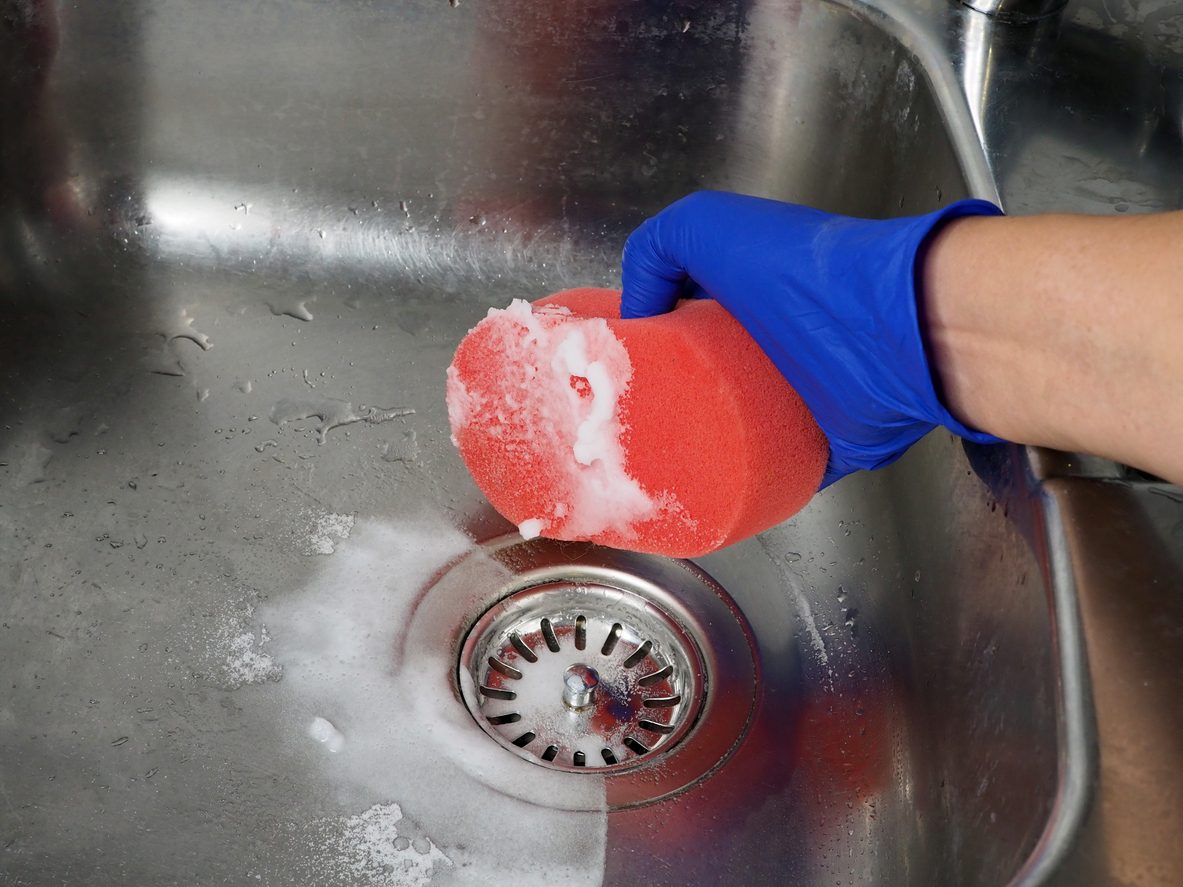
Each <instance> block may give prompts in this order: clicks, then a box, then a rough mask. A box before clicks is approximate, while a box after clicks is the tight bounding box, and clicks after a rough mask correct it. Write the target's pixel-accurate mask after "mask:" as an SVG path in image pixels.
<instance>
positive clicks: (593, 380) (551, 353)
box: [447, 299, 663, 539]
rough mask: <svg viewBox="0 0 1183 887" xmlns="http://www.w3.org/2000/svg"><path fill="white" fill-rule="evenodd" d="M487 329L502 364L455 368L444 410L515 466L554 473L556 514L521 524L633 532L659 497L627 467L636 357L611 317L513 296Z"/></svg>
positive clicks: (561, 534) (460, 429)
mask: <svg viewBox="0 0 1183 887" xmlns="http://www.w3.org/2000/svg"><path fill="white" fill-rule="evenodd" d="M482 330H483V332H484V334H485V336H486V340H485V344H486V345H487V346H488V347H489V353H490V354H492V355H496V360H497V366H496V367H490V366H487V365H486V366H481V367H480V368H479V369H477V370H475V371H474V372H472V373H470V375H471V376H473V377H474V378H463V379H462V378H461V376H460V373H459V372H458V371H457V370H456V369H455V366H453V367H450V368H449V370H448V398H447V399H448V419H449V421H450V423H451V425H452V434H453V438H454V439H458V438H460V437H461V436H462V435H463V433H464V432H465V430H466V429H468V428H469V427H470V426H476V427H477V428H478V429H479V431H480V432H481V433H483V434H486V435H488V437H490V438H492V439H494V441H495V442H496V444H497V446H498V449H499V450H500V451H501V452H503V453H504V454H506V457H507V459H508V460H510V461H511V464H516V467H517V468H522V467H526V468H527V470H529V466H530V465H531V463H533V464H535V465H538V466H540V467H541V468H542V469H543V470H549V471H550V472H554V473H555V474H556V475H557V476H556V477H555V478H554V481H555V483H556V487H557V488H556V489H555V495H556V496H557V498H558V500H559V501H557V502H556V503H555V504H554V506H553V514H554V518H555V519H554V520H553V521H549V522H543V521H542V520H541V519H540V518H531V519H530V520H527V521H525V522H524V524H523V526H525V525H526V524H529V527H528V528H527V529H523V530H522V534H523V535H524V536H525V535H526V533H527V530H529V531H531V532H532V530H533V528H534V527H535V526H538V524H541V526H538V530H539V532H541V531H543V530H545V531H546V532H547V535H552V536H554V537H555V538H565V539H566V538H589V537H592V536H595V535H597V534H599V533H602V532H604V531H605V530H614V531H615V532H617V533H620V534H622V535H624V536H626V537H627V536H629V535H631V534H632V533H633V532H634V531H633V529H632V528H633V526H634V525H635V524H636V523H638V522H640V521H644V520H646V519H649V518H652V517H654V516H655V515H656V513H657V512H658V511H659V510H660V509H661V507H662V504H663V503H659V502H657V501H655V500H654V498H652V497H651V496H650V495H649V494H647V493H646V492H645V490H643V489H642V488H641V485H640V484H639V483H638V482H637V481H636V479H635V478H633V477H631V476H630V475H629V474H628V472H627V470H626V469H625V453H624V447H623V445H622V443H621V435H622V434H623V432H624V430H625V426H624V422H623V420H622V418H621V415H620V404H621V398H622V396H623V395H624V393H625V392H626V391H627V390H628V385H629V382H630V381H631V380H632V363H631V361H630V360H629V356H628V352H627V351H626V350H625V347H624V345H623V343H622V342H621V341H620V340H619V339H618V338H617V337H616V335H615V334H614V333H613V332H612V329H611V328H610V327H609V326H608V323H607V321H605V320H604V319H602V318H573V317H571V312H570V311H569V310H568V309H567V308H561V307H555V306H543V307H533V308H532V306H531V305H530V304H529V303H528V302H525V301H523V300H521V299H515V300H514V301H513V302H512V303H511V304H510V306H509V307H508V308H506V309H504V310H500V309H496V308H491V309H489V314H488V317H486V318H485V320H483V321H482V322H481V324H480V325H479V326H478V327H477V331H482ZM548 510H549V508H548ZM536 522H537V523H536ZM527 538H529V537H528V536H527Z"/></svg>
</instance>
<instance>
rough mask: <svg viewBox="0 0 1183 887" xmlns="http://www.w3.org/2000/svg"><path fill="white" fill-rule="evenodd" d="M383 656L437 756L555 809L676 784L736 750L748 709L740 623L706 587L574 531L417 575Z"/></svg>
mask: <svg viewBox="0 0 1183 887" xmlns="http://www.w3.org/2000/svg"><path fill="white" fill-rule="evenodd" d="M396 655H397V656H398V657H399V658H400V660H401V661H402V662H404V663H414V664H415V665H414V667H415V668H416V672H415V674H416V681H415V693H416V695H415V705H416V710H417V711H418V712H419V713H420V715H421V716H422V717H423V718H424V721H425V723H430V724H432V725H433V727H432V741H433V742H435V743H436V747H437V748H438V749H439V751H440V753H441V754H442V755H444V756H445V757H447V758H448V759H449V760H450V761H451V762H452V763H454V764H455V765H456V766H458V767H461V768H463V769H464V770H466V771H467V772H468V773H469V774H471V775H472V776H473V777H474V778H475V779H477V780H479V781H480V782H482V783H484V784H486V785H488V786H490V787H492V788H494V789H496V790H497V791H500V792H504V793H506V794H509V795H512V796H513V797H517V798H522V799H523V800H527V801H529V802H531V803H534V804H538V805H540V806H544V807H554V808H557V809H564V810H604V809H612V810H618V809H624V808H629V807H637V806H641V805H645V804H651V803H654V802H655V801H657V800H659V799H661V798H666V797H670V796H671V795H674V794H676V793H678V792H682V791H686V790H688V789H689V788H691V787H692V786H694V785H696V784H697V783H698V782H699V781H701V780H703V779H706V778H707V777H709V776H710V774H712V773H714V772H716V771H717V770H718V769H719V768H720V767H722V766H723V765H724V762H726V761H727V759H728V758H729V757H730V756H731V755H732V754H734V753H735V751H736V749H738V748H739V747H740V745H741V744H742V743H743V741H744V738H745V736H746V734H747V730H748V728H749V725H750V724H751V718H752V713H753V711H754V710H755V705H756V692H757V686H758V667H757V663H756V659H755V650H754V647H753V642H752V636H751V632H750V631H749V630H748V627H747V624H746V622H745V621H744V619H743V616H742V615H741V613H740V612H739V608H738V606H737V605H736V604H735V602H734V601H733V600H732V599H731V598H730V596H729V595H728V594H727V592H726V591H725V590H724V589H723V588H722V587H720V586H719V585H718V583H716V582H715V581H714V580H713V579H711V577H710V576H708V575H707V574H706V573H704V572H703V571H702V570H701V569H699V568H698V567H697V566H695V565H694V564H692V563H689V562H686V561H675V560H670V559H668V558H659V557H653V556H650V555H642V554H636V553H633V552H628V551H619V550H616V549H612V548H601V547H599V546H596V545H591V544H588V543H582V542H555V541H552V540H549V539H531V540H528V541H526V540H523V539H522V538H521V537H520V536H518V535H516V534H514V535H510V536H503V537H501V538H498V539H492V540H489V541H488V542H484V543H482V544H481V545H480V546H478V547H477V548H476V549H474V550H473V551H471V552H469V553H468V554H466V555H464V556H463V557H460V558H458V559H457V560H456V561H454V562H453V563H451V564H448V565H447V566H446V567H444V568H443V569H441V570H440V572H439V573H437V574H436V575H435V576H433V577H432V578H431V579H430V581H429V582H428V583H427V585H426V586H425V587H424V593H423V594H422V595H421V596H420V598H419V600H418V601H417V603H416V605H415V609H414V611H413V613H412V615H411V618H410V621H409V623H408V625H407V631H406V636H405V640H404V641H403V643H402V646H401V648H400V649H399V650H397V651H396ZM457 706H459V707H460V711H459V712H458V711H457V709H456V707H457ZM458 714H461V715H463V716H462V717H457V715H458ZM478 737H479V739H478ZM592 774H595V775H596V776H598V777H599V778H598V779H592V778H588V777H589V776H590V775H592Z"/></svg>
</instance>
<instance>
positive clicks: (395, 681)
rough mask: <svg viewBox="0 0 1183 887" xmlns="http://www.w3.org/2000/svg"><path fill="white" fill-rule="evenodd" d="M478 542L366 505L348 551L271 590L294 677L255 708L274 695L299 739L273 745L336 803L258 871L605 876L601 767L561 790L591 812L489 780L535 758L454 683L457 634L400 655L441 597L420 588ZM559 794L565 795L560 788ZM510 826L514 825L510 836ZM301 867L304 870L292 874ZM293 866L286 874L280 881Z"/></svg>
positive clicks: (292, 833) (417, 882)
mask: <svg viewBox="0 0 1183 887" xmlns="http://www.w3.org/2000/svg"><path fill="white" fill-rule="evenodd" d="M472 548H473V543H472V541H471V540H470V539H469V538H468V537H467V536H465V535H464V534H463V533H461V532H459V531H458V530H456V529H455V528H453V527H451V526H450V525H449V524H447V523H445V522H443V521H437V520H434V519H431V518H430V517H427V518H424V519H420V520H416V521H415V522H413V523H402V524H390V523H385V522H376V521H372V520H366V519H364V518H360V517H359V519H358V520H357V522H356V524H355V526H354V528H353V531H352V533H351V534H350V537H349V539H347V540H346V541H344V542H342V543H340V544H338V546H337V551H336V553H335V554H334V555H333V556H332V557H329V558H321V559H319V560H318V561H317V562H316V564H315V566H316V571H315V572H316V575H315V577H314V578H313V579H312V580H311V581H310V583H309V584H308V586H307V587H306V588H304V589H303V590H298V589H297V590H293V591H292V593H289V594H275V595H272V597H271V599H270V600H269V601H268V602H267V603H266V604H265V609H264V610H263V611H262V612H263V615H264V616H265V617H266V621H267V626H268V629H269V630H270V631H271V633H272V634H273V636H274V638H275V640H274V641H273V643H272V647H274V648H275V658H276V661H277V662H280V663H282V664H283V666H284V678H283V681H282V682H280V683H278V684H275V685H269V686H268V688H267V692H266V694H258V699H259V700H260V702H259V704H260V705H261V704H262V701H263V700H267V701H268V703H269V710H270V711H272V712H273V716H274V718H275V724H276V726H277V728H279V729H280V730H281V731H286V735H287V737H288V738H287V740H286V741H285V742H283V743H282V744H281V745H280V747H279V748H277V749H276V750H275V754H276V759H277V761H287V762H289V763H288V764H287V766H294V765H295V763H296V762H307V763H306V764H302V766H311V767H312V769H311V770H309V771H308V772H303V773H300V775H301V778H302V779H303V780H304V784H305V785H306V786H307V789H306V791H305V790H304V789H303V788H301V800H300V809H301V810H302V811H303V810H316V809H320V810H323V811H325V812H324V814H322V815H323V816H324V818H317V819H315V820H313V821H311V822H308V821H304V820H300V821H293V822H291V823H290V824H285V825H282V826H280V827H279V828H278V829H277V840H276V841H275V842H274V843H273V844H272V845H271V846H269V847H266V848H262V855H263V856H264V857H267V858H265V859H264V861H263V862H262V863H261V868H262V869H263V872H264V874H265V877H266V878H269V879H270V880H269V881H265V882H268V883H272V884H278V883H300V884H326V885H328V884H351V885H357V887H374V885H381V887H395V885H398V887H424V885H426V884H428V883H429V881H431V879H432V878H433V877H434V878H435V879H436V880H437V881H446V882H447V883H448V884H450V885H456V887H486V885H489V884H502V883H507V884H508V883H512V884H515V885H521V887H535V885H538V887H557V885H563V887H596V885H599V884H601V883H602V882H603V878H604V859H605V853H606V850H605V846H606V840H607V814H606V813H604V812H603V811H602V810H601V809H599V807H598V806H597V805H600V804H603V803H604V801H603V792H604V788H603V785H602V783H601V782H599V781H598V780H597V779H596V778H595V777H594V776H589V777H588V778H587V779H578V780H575V782H576V785H575V786H571V787H569V788H567V789H565V791H567V792H568V795H571V794H574V793H577V795H578V797H577V800H578V801H579V803H580V806H581V807H583V808H584V810H580V811H573V810H570V809H555V808H554V807H550V806H546V805H540V804H535V803H530V802H527V801H524V800H521V799H519V798H516V797H512V796H511V795H509V794H507V793H505V792H504V791H501V790H499V789H496V788H493V787H491V785H490V782H495V784H497V785H502V784H504V783H508V782H510V781H511V780H512V779H515V778H517V777H518V775H520V774H519V770H518V768H520V767H522V766H523V765H524V762H522V761H521V760H519V759H518V758H516V757H515V756H513V755H509V754H506V753H505V752H504V751H503V750H502V749H501V748H499V747H497V746H496V744H495V743H492V742H490V741H489V738H488V737H487V736H485V735H484V733H482V732H481V731H480V729H479V728H476V727H475V725H474V722H473V720H472V717H471V716H470V715H469V714H468V712H467V711H466V710H465V708H464V706H463V705H462V704H461V703H460V702H459V701H458V700H456V699H455V698H454V697H453V696H452V695H451V691H450V690H449V689H448V688H449V686H450V685H449V683H448V681H449V675H450V674H451V673H452V672H453V670H454V669H455V661H454V660H453V659H451V656H452V654H451V653H450V652H449V649H448V644H447V643H445V642H443V641H441V642H440V643H439V644H438V647H439V650H438V654H437V656H435V657H434V658H433V657H432V656H431V655H428V656H427V657H424V656H422V655H420V654H415V655H412V656H409V657H408V656H405V655H404V654H403V653H400V652H399V651H401V650H404V649H405V648H404V646H403V645H404V643H405V642H406V639H405V632H406V631H407V630H408V627H409V626H410V625H411V624H412V623H413V622H414V621H415V617H414V614H415V612H416V610H417V608H418V607H419V606H422V605H425V603H429V602H430V601H431V600H432V599H433V597H435V596H436V594H437V592H432V593H429V594H428V595H426V597H425V598H424V596H423V595H422V591H423V588H424V587H425V586H426V585H427V584H428V583H429V582H431V581H432V577H433V576H436V575H437V574H438V573H439V572H440V570H441V569H442V568H443V567H444V565H446V564H448V563H451V562H452V561H455V560H456V559H457V558H459V557H461V556H464V555H468V554H469V553H470V552H471V551H472ZM488 570H489V572H488V574H487V575H488V577H489V579H490V581H503V579H502V578H501V577H503V573H502V572H501V571H500V569H499V568H498V566H497V565H496V563H495V562H492V561H490V562H489V564H488ZM428 652H429V653H430V652H431V651H430V650H429V651H428ZM466 673H467V672H466ZM317 717H320V718H323V719H324V720H326V721H328V722H331V725H332V727H333V729H336V728H338V727H339V728H340V729H341V732H343V733H345V734H346V738H345V746H344V748H343V749H342V750H341V751H340V752H339V753H338V754H330V753H328V749H327V748H326V747H324V746H320V745H319V742H317V741H316V739H315V737H312V736H310V729H309V728H310V725H311V724H313V723H315V721H314V718H317ZM327 728H328V725H324V726H322V728H321V729H322V730H323V733H319V734H318V735H324V734H325V733H328V729H327ZM330 735H331V734H330ZM314 745H315V746H317V747H313V746H314ZM276 766H277V767H279V764H278V763H277V764H276ZM525 766H526V767H527V768H529V769H530V770H533V769H538V770H539V773H538V774H537V776H536V777H535V776H534V775H533V774H530V775H531V776H532V778H534V779H538V780H545V779H546V778H547V777H548V776H551V775H555V774H551V773H550V771H546V770H542V769H541V768H533V767H532V766H530V765H525ZM558 775H560V776H561V775H564V774H558ZM564 785H565V783H564ZM552 797H555V798H564V799H565V800H566V799H567V798H568V796H567V795H564V794H563V792H562V791H556V792H555V793H554V794H553V795H552ZM395 802H397V803H395ZM341 805H344V807H342V806H341ZM338 811H339V812H338ZM585 811H586V812H585ZM340 813H344V814H345V815H344V816H342V815H340ZM498 823H500V824H506V823H512V826H513V835H512V837H513V840H512V841H508V840H506V835H507V832H506V830H505V828H502V827H495V824H498ZM300 860H306V862H300ZM293 869H295V870H296V871H297V872H298V873H299V874H301V875H302V876H303V877H302V880H299V881H296V880H294V879H292V878H291V877H290V875H291V874H292V873H293ZM281 873H282V874H285V875H287V876H289V877H287V878H286V879H281V877H280V874H281ZM431 882H432V883H434V881H431Z"/></svg>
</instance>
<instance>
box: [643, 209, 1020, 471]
mask: <svg viewBox="0 0 1183 887" xmlns="http://www.w3.org/2000/svg"><path fill="white" fill-rule="evenodd" d="M999 214H1000V210H999V209H998V208H997V207H995V206H994V205H993V204H991V203H987V202H986V201H984V200H963V201H960V202H958V203H954V204H951V205H950V206H948V207H945V208H944V209H942V210H938V211H937V212H934V213H930V214H928V215H924V216H913V217H908V218H901V219H889V220H886V221H870V220H865V219H853V218H848V217H846V216H837V215H832V214H830V213H824V212H821V211H819V210H814V209H809V208H807V207H803V206H796V205H794V204H790V203H780V202H777V201H773V200H764V199H761V198H756V197H744V196H741V195H738V194H728V193H724V192H719V191H701V192H698V193H696V194H692V195H690V196H689V197H685V198H683V199H682V200H679V201H678V202H677V203H674V204H673V205H671V206H669V207H667V208H666V209H665V210H663V211H662V212H661V213H659V214H658V215H656V216H654V217H653V218H651V219H649V220H647V221H646V222H644V223H643V224H642V225H641V226H640V227H639V228H638V229H637V230H636V231H634V232H633V234H632V235H631V236H630V237H629V239H628V242H627V243H626V244H625V247H624V267H623V273H624V294H623V298H622V301H621V316H622V317H624V318H633V317H648V316H651V315H655V314H663V313H665V312H667V311H669V310H671V309H672V308H673V307H674V305H675V304H676V302H677V300H678V299H679V298H686V297H696V298H697V297H704V296H705V297H709V298H712V299H715V300H717V301H718V302H719V303H721V304H722V305H723V307H724V308H726V309H727V310H728V312H730V313H731V315H732V316H733V317H735V319H736V320H738V321H739V322H740V323H741V324H742V325H743V326H744V328H745V329H746V330H747V331H748V333H750V334H751V336H752V338H754V339H755V340H756V342H757V343H758V344H759V345H760V347H761V348H762V349H763V350H764V352H765V353H766V354H767V355H768V357H769V358H770V359H771V360H772V362H773V364H775V365H776V367H777V369H778V370H780V372H781V373H782V374H783V375H784V376H785V378H786V379H788V381H789V384H791V385H792V386H793V388H795V389H796V390H797V392H798V394H800V395H801V398H802V399H803V400H804V401H805V403H806V405H807V406H808V407H809V409H810V410H811V411H812V412H813V415H814V418H815V419H816V420H817V423H818V425H819V426H821V429H822V431H824V432H825V434H826V437H827V438H828V439H829V442H830V461H829V464H828V465H827V467H826V474H825V478H824V479H823V481H822V487H823V488H824V487H825V486H828V485H829V484H831V483H833V482H834V481H836V480H838V479H840V478H842V477H845V476H846V475H847V474H850V473H852V472H854V471H856V470H858V469H860V468H865V469H874V468H879V467H882V466H884V465H888V464H890V463H891V462H894V461H895V460H896V459H898V458H899V457H900V456H902V455H903V454H904V452H905V451H906V450H907V449H908V447H910V446H911V445H912V444H913V443H915V442H916V441H917V440H919V439H920V438H921V437H923V436H924V435H925V434H927V433H928V432H929V431H931V430H932V429H933V428H934V427H936V426H938V425H942V426H944V427H945V428H948V429H949V430H950V431H953V432H954V433H956V434H958V435H960V436H962V437H964V438H967V439H969V440H972V441H976V442H978V443H994V442H997V441H998V438H996V437H994V436H993V435H989V434H985V433H982V432H979V431H974V430H972V429H970V428H967V427H965V426H964V425H962V424H961V423H960V422H958V421H957V419H955V418H954V417H953V416H952V415H951V414H950V413H949V411H948V410H947V409H945V407H944V406H943V405H942V404H941V402H940V400H939V399H938V396H937V392H936V389H935V386H934V383H933V375H932V372H931V371H930V368H929V361H928V358H927V356H926V354H925V349H924V342H923V339H922V336H921V331H920V323H919V320H918V316H919V311H918V306H917V293H916V286H915V279H916V273H917V271H918V270H919V269H918V267H917V266H918V259H917V254H918V252H919V251H920V250H921V249H922V247H923V246H924V245H925V243H926V240H927V238H928V235H929V233H930V232H931V231H933V229H934V228H936V227H937V226H938V225H939V224H940V223H941V222H943V221H945V220H948V219H953V218H957V217H959V216H967V215H999Z"/></svg>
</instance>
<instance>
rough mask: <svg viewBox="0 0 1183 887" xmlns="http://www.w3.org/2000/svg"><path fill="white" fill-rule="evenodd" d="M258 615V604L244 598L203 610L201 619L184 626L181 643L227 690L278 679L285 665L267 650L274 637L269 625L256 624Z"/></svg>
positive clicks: (210, 677)
mask: <svg viewBox="0 0 1183 887" xmlns="http://www.w3.org/2000/svg"><path fill="white" fill-rule="evenodd" d="M254 615H255V609H254V607H253V606H252V605H250V604H247V603H245V602H241V601H240V602H238V603H236V604H235V603H231V604H228V605H227V606H226V608H225V609H224V610H222V611H220V612H219V611H214V612H212V613H208V614H203V616H202V618H201V619H200V621H199V622H197V623H195V624H191V625H187V626H185V627H184V630H183V633H184V638H183V640H182V641H179V642H178V644H177V646H178V647H179V649H181V650H184V651H185V653H186V655H187V657H189V661H190V662H191V663H195V664H197V667H198V668H200V669H201V673H202V674H205V675H208V677H209V680H210V681H212V682H213V683H214V684H215V685H217V686H219V687H221V688H222V689H224V690H237V689H238V688H239V687H241V686H243V685H245V684H264V683H267V682H268V681H278V680H280V678H282V677H283V669H282V668H281V667H280V666H279V665H277V664H276V663H275V660H274V659H273V658H272V656H271V654H270V653H269V652H267V651H265V650H264V647H266V646H267V645H268V644H270V642H271V637H270V636H269V635H268V634H267V627H266V626H265V625H261V626H258V627H257V628H256V627H255V626H254V625H253V624H252V623H253V622H254Z"/></svg>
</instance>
